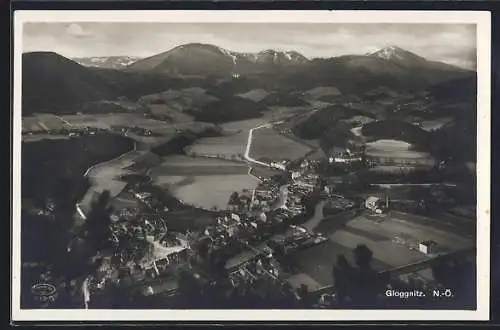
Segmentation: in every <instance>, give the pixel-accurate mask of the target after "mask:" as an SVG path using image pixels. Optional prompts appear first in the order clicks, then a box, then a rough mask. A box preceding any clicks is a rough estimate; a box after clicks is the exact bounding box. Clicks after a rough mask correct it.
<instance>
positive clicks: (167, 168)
mask: <svg viewBox="0 0 500 330" xmlns="http://www.w3.org/2000/svg"><path fill="white" fill-rule="evenodd" d="M149 175H150V176H151V178H152V179H153V182H154V183H155V184H157V185H159V186H161V187H163V188H165V189H168V190H169V191H170V193H171V194H172V195H173V196H174V197H176V198H178V199H180V200H182V201H183V202H184V203H187V204H190V205H193V206H197V207H202V208H205V209H213V208H214V207H215V208H217V209H225V208H226V206H227V202H228V200H229V196H230V195H231V194H232V193H233V192H234V191H241V190H243V189H253V188H255V187H257V185H258V183H259V180H258V179H257V178H255V177H254V176H252V175H249V174H248V166H247V165H246V164H244V163H238V162H232V161H225V160H220V159H211V158H203V157H195V158H192V157H186V156H169V157H164V158H163V159H162V164H161V165H160V166H157V167H154V168H152V169H151V170H150V171H149Z"/></svg>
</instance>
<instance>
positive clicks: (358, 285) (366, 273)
mask: <svg viewBox="0 0 500 330" xmlns="http://www.w3.org/2000/svg"><path fill="white" fill-rule="evenodd" d="M354 258H355V264H356V267H355V268H354V272H353V274H352V279H353V285H352V286H351V290H350V294H351V297H352V298H353V302H354V303H355V304H356V305H358V306H360V307H368V306H374V305H375V304H376V302H377V298H378V294H379V293H380V292H382V281H381V279H380V278H379V275H378V273H377V272H376V271H375V270H373V269H372V266H371V262H372V260H373V252H372V251H371V250H370V249H369V248H368V247H367V246H366V245H364V244H359V245H358V246H356V248H355V249H354Z"/></svg>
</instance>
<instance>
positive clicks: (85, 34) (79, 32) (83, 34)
mask: <svg viewBox="0 0 500 330" xmlns="http://www.w3.org/2000/svg"><path fill="white" fill-rule="evenodd" d="M66 34H67V35H68V36H70V37H75V38H89V37H92V36H93V34H92V33H91V32H90V31H86V30H84V29H83V28H82V26H81V25H80V24H76V23H72V24H70V25H68V27H67V28H66Z"/></svg>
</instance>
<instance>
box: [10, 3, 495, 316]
mask: <svg viewBox="0 0 500 330" xmlns="http://www.w3.org/2000/svg"><path fill="white" fill-rule="evenodd" d="M24 22H165V23H181V22H184V23H216V22H221V23H222V22H223V23H244V22H245V23H251V22H253V23H270V22H272V23H421V24H422V23H443V24H452V23H462V24H464V23H465V24H466V23H469V24H476V26H477V29H476V31H477V32H476V33H477V75H478V93H477V96H478V98H477V103H478V104H477V105H478V116H477V167H476V168H477V194H478V202H477V217H478V218H477V226H478V227H477V251H478V252H477V254H478V255H477V310H475V311H463V310H451V311H450V310H21V309H20V287H21V285H20V272H21V255H20V236H21V235H20V227H21V226H20V213H21V198H20V196H21V193H20V189H21V187H20V186H21V173H20V172H21V150H20V149H21V130H22V128H21V127H22V123H21V97H22V95H21V86H22V81H21V79H22V77H21V72H22V71H21V70H22V67H21V65H22V63H21V54H22V38H23V33H22V26H23V23H24ZM490 49H491V15H490V12H487V11H481V12H480V11H360V10H356V11H354V10H353V11H272V10H268V11H215V10H213V11H182V10H175V11H132V10H131V11H92V10H83V11H76V10H75V11H42V10H40V11H17V12H15V14H14V70H13V72H14V93H13V94H14V100H13V101H14V102H13V104H14V109H13V139H12V141H13V145H12V148H13V176H12V180H13V185H12V188H13V198H12V210H13V212H12V214H13V221H12V243H13V246H12V267H13V269H12V308H11V310H12V315H11V317H12V320H13V321H119V320H120V321H362V320H370V321H382V320H384V321H385V320H389V321H398V320H401V321H411V320H455V321H462V320H464V321H465V320H488V319H489V312H490V310H489V309H490V306H489V305H490V143H491V142H490V139H491V126H490V125H491V124H490V123H491V121H490V93H491V81H490V79H491V78H490V72H491V54H490Z"/></svg>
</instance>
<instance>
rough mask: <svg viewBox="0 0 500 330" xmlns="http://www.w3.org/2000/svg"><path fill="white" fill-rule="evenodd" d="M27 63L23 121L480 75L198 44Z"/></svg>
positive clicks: (402, 86) (445, 67) (401, 60)
mask: <svg viewBox="0 0 500 330" xmlns="http://www.w3.org/2000/svg"><path fill="white" fill-rule="evenodd" d="M22 61H23V72H22V74H23V113H24V114H29V113H32V112H57V111H65V112H74V111H75V109H77V108H78V107H79V105H81V104H83V103H85V102H88V101H99V100H110V99H111V100H113V99H116V98H118V97H120V96H122V97H126V98H128V99H130V100H132V101H134V100H137V99H138V98H140V97H141V96H143V95H148V94H154V93H160V92H163V91H166V90H168V89H180V88H187V87H202V88H206V89H209V90H212V91H213V93H216V94H217V95H221V94H222V95H224V94H228V95H229V94H231V95H237V94H242V93H246V92H248V91H251V90H253V89H261V88H262V89H265V90H267V91H269V92H271V91H274V92H280V93H289V92H297V91H302V92H305V91H308V90H311V89H314V88H317V87H321V86H330V87H334V88H335V89H338V91H339V92H340V94H342V95H357V96H360V95H364V93H366V92H367V91H370V90H373V89H375V88H379V87H380V86H384V87H385V88H387V89H388V90H393V91H398V92H400V91H403V92H408V91H419V90H423V89H425V88H426V87H428V86H431V85H436V84H440V83H444V82H447V81H451V80H454V79H459V78H466V77H470V76H474V75H475V72H474V71H468V70H465V69H463V68H459V67H456V66H452V65H449V64H445V63H441V62H435V61H429V60H427V59H425V58H423V57H421V56H418V55H416V54H414V53H411V52H409V51H406V50H404V49H401V48H399V47H395V46H390V47H386V48H383V49H381V50H379V51H376V52H372V53H369V54H364V55H345V56H339V57H332V58H326V59H308V58H306V57H305V56H303V55H301V54H300V53H298V52H296V51H278V50H271V49H269V50H264V51H261V52H258V53H243V52H241V53H239V52H233V51H229V50H226V49H224V48H221V47H217V46H214V45H208V44H201V43H191V44H186V45H182V46H178V47H175V48H173V49H171V50H169V51H166V52H163V53H160V54H157V55H154V56H151V57H148V58H143V59H137V58H134V57H109V58H105V57H94V58H86V59H82V58H80V59H76V60H71V59H68V58H65V57H63V56H61V55H59V54H57V53H53V52H32V53H25V54H23V59H22Z"/></svg>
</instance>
